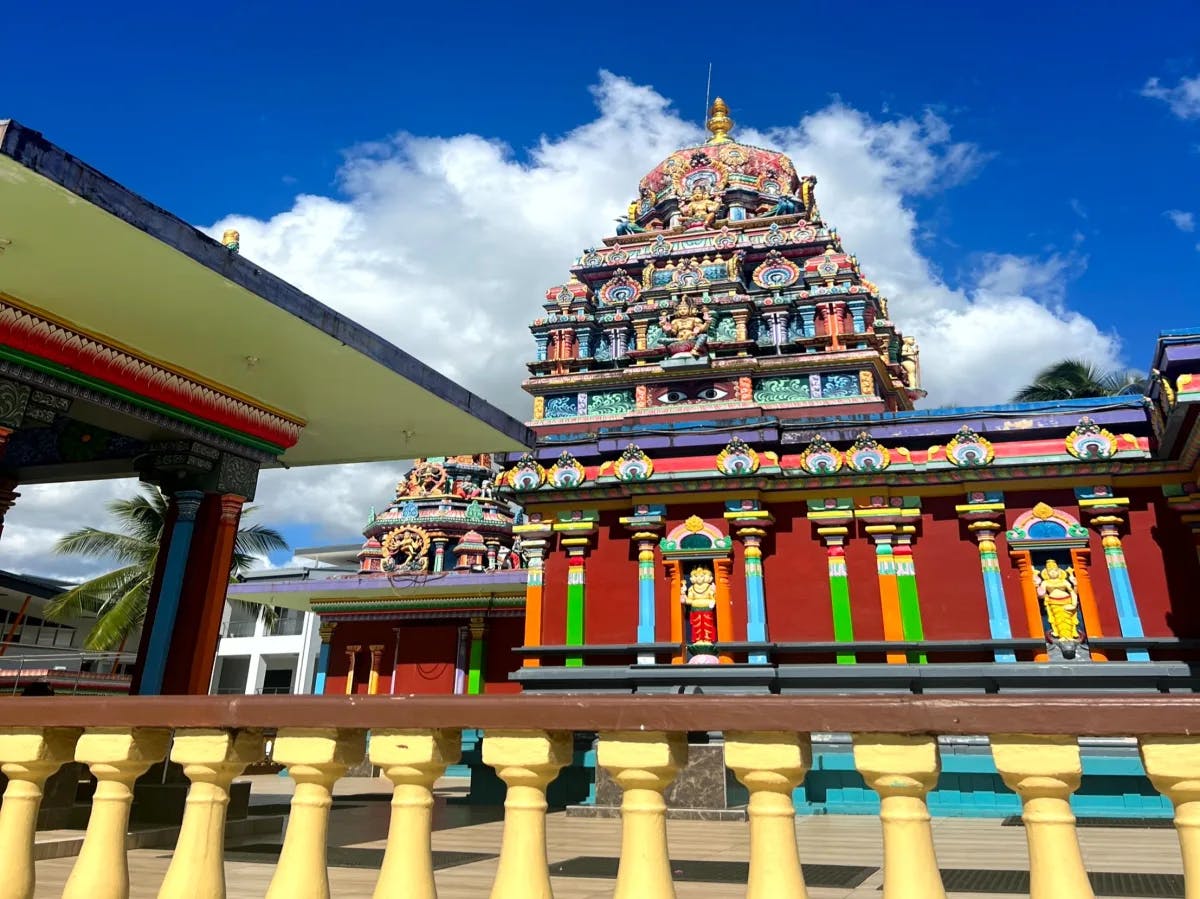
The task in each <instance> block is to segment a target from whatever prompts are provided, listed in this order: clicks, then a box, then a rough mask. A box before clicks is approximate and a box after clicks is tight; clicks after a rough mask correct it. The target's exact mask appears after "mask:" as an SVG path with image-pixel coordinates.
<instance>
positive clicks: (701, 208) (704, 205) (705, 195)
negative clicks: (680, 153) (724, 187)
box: [679, 184, 721, 228]
mask: <svg viewBox="0 0 1200 899" xmlns="http://www.w3.org/2000/svg"><path fill="white" fill-rule="evenodd" d="M720 211H721V202H720V201H719V200H717V199H716V198H715V197H713V195H712V194H711V193H709V191H708V188H707V187H705V186H704V185H702V184H697V185H696V186H695V187H693V188H692V192H691V194H689V195H688V196H687V197H686V198H684V199H681V200H680V201H679V218H680V223H681V224H682V225H683V226H684V227H685V228H698V227H703V228H711V227H712V226H713V223H714V222H716V220H717V213H718V212H720Z"/></svg>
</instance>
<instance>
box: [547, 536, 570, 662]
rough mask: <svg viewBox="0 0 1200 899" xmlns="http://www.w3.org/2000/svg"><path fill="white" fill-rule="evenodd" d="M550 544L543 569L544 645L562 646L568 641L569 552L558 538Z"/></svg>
mask: <svg viewBox="0 0 1200 899" xmlns="http://www.w3.org/2000/svg"><path fill="white" fill-rule="evenodd" d="M550 545H551V546H552V547H553V550H552V551H548V552H547V553H546V561H545V566H544V567H543V569H542V645H543V646H562V645H563V644H564V643H566V642H567V554H566V552H565V551H563V550H562V549H560V548H559V547H558V541H557V539H555V540H554V542H553V543H552V544H550Z"/></svg>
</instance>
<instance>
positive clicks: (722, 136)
mask: <svg viewBox="0 0 1200 899" xmlns="http://www.w3.org/2000/svg"><path fill="white" fill-rule="evenodd" d="M707 127H708V130H709V131H711V132H712V137H710V138H709V139H708V142H709V143H710V144H724V143H728V142H729V132H730V131H732V130H733V119H731V118H730V117H729V107H728V106H726V105H725V101H724V100H722V99H721V98H720V97H717V99H715V100H713V105H712V109H710V110H709V111H708V124H707Z"/></svg>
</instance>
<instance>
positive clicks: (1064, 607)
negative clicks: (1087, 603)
mask: <svg viewBox="0 0 1200 899" xmlns="http://www.w3.org/2000/svg"><path fill="white" fill-rule="evenodd" d="M1034 583H1036V584H1037V594H1038V597H1040V598H1041V600H1042V605H1043V606H1045V608H1046V620H1047V621H1048V622H1049V624H1050V634H1051V636H1053V637H1054V639H1056V640H1061V641H1063V642H1065V643H1078V642H1079V639H1080V623H1079V593H1078V592H1077V591H1076V588H1075V571H1074V569H1072V568H1070V567H1067V568H1061V567H1059V564H1058V563H1057V562H1055V561H1054V560H1053V559H1051V560H1050V561H1048V562H1047V563H1046V567H1045V568H1043V569H1042V570H1041V571H1039V572H1036V573H1035V574H1034Z"/></svg>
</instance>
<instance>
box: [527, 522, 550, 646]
mask: <svg viewBox="0 0 1200 899" xmlns="http://www.w3.org/2000/svg"><path fill="white" fill-rule="evenodd" d="M521 549H522V550H524V552H525V553H526V555H527V556H528V557H529V561H528V565H529V568H528V574H527V576H526V579H525V645H526V646H541V645H542V602H543V598H542V597H543V590H544V589H545V588H544V586H543V574H544V571H545V568H544V566H545V552H546V540H545V539H544V538H541V539H527V538H525V537H524V536H522V537H521ZM521 664H522V665H524V667H526V668H537V667H538V666H540V665H541V664H542V662H541V659H538V658H536V657H530V656H526V657H525V660H524V661H523V662H522V663H521Z"/></svg>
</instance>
